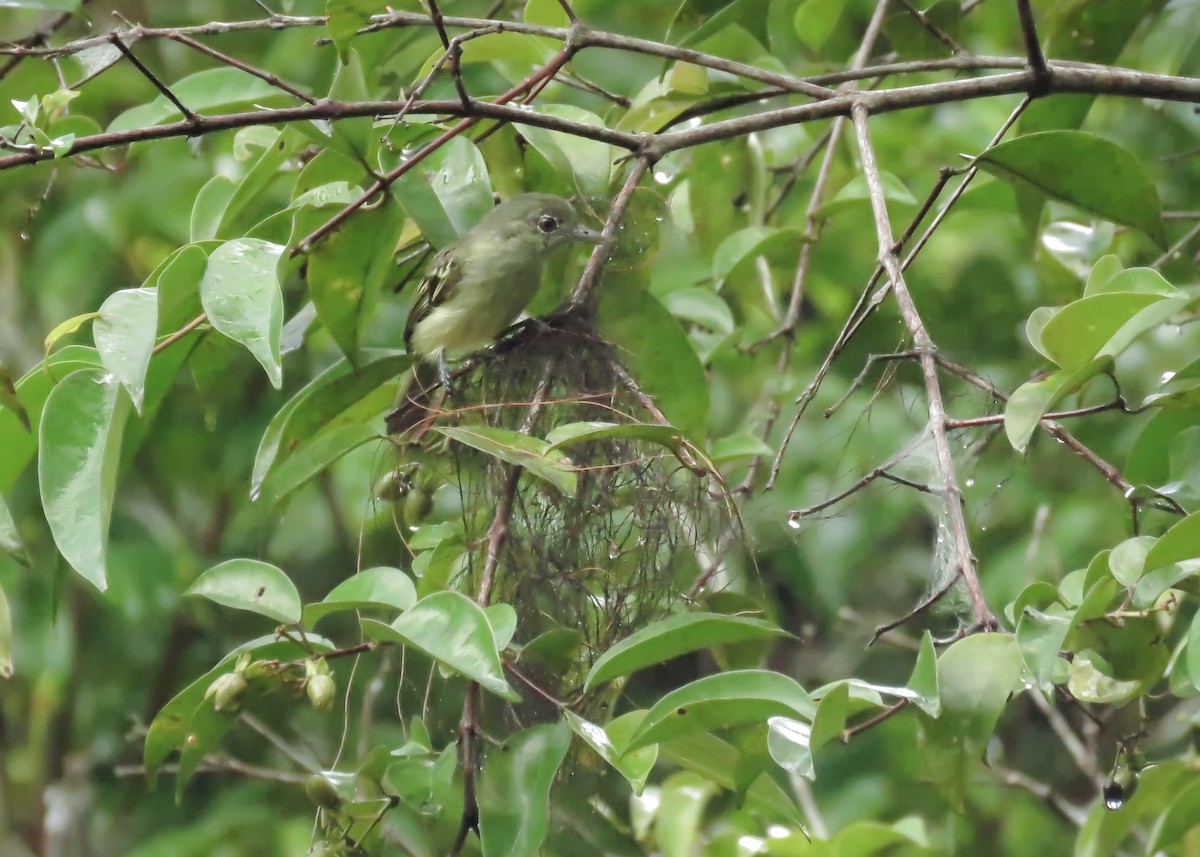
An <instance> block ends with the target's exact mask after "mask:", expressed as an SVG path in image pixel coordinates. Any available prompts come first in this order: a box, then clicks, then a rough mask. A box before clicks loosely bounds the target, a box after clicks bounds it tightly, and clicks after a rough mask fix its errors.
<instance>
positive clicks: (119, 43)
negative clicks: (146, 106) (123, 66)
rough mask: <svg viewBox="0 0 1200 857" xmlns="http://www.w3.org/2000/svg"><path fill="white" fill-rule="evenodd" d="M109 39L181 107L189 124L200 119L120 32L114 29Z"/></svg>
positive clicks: (135, 66) (163, 92)
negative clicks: (144, 62)
mask: <svg viewBox="0 0 1200 857" xmlns="http://www.w3.org/2000/svg"><path fill="white" fill-rule="evenodd" d="M108 40H109V41H110V42H111V43H112V44H113V45H115V46H116V48H117V50H119V51H120V52H121V53H123V54H124V55H125V58H126V59H127V60H129V61H130V62H131V63H133V65H134V68H136V69H137V70H138V71H140V72H141V73H142V76H143V77H145V78H146V80H148V81H150V82H151V83H152V84H154V88H155V89H157V90H158V91H159V92H161V93H162V94H163V96H164V97H165V98H166V99H167V100H168V101H170V102H171V103H172V104H174V105H175V107H176V108H178V109H179V112H180V113H182V114H183V118H184V119H186V120H187V121H188V123H189V124H191V125H193V126H194V125H195V124H196V123H197V122H198V121H199V118H200V117H199V116H197V115H196V114H195V113H193V112H192V111H191V110H190V109H189V108H188V107H187V105H185V104H184V103H183V102H182V101H180V100H179V99H178V98H176V97H175V93H174V92H172V91H171V88H170V87H169V86H167V85H166V84H165V83H163V82H162V81H161V80H159V79H158V76H157V75H155V74H154V72H152V71H150V69H148V68H146V66H145V65H144V64H143V63H142V61H141V60H140V59H138V58H137V56H136V55H135V54H134V53H133V51H131V50H130V49H129V46H128V45H126V44H125V42H123V41H121V36H120V34H119V33H117V32H116V31H115V30H114V31H113V32H112V33H110V34H109V36H108Z"/></svg>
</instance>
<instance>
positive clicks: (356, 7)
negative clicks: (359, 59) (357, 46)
mask: <svg viewBox="0 0 1200 857" xmlns="http://www.w3.org/2000/svg"><path fill="white" fill-rule="evenodd" d="M378 10H379V4H378V3H377V2H375V0H326V2H325V14H326V15H328V16H329V19H328V20H327V21H326V22H325V30H326V32H328V33H329V38H330V39H331V40H332V41H333V43H334V44H335V45H337V49H338V56H339V57H340V58H341V59H342V61H343V62H344V61H345V60H346V59H347V57H348V55H349V52H350V43H351V41H353V39H354V36H355V35H356V34H357V33H358V31H359V29H360V28H362V27H365V26H366V25H367V24H368V23H369V22H370V20H371V15H372V13H374V12H377V11H378Z"/></svg>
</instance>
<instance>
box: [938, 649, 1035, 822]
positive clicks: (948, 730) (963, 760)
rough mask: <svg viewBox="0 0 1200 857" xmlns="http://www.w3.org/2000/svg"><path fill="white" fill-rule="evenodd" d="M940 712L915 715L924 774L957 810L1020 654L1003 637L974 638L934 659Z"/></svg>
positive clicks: (1013, 678) (1017, 667) (1015, 672)
mask: <svg viewBox="0 0 1200 857" xmlns="http://www.w3.org/2000/svg"><path fill="white" fill-rule="evenodd" d="M937 666H938V669H937V672H938V686H939V688H940V691H941V700H942V712H941V715H940V716H939V717H938V718H937V719H934V718H932V717H930V716H928V715H927V714H924V713H923V712H922V713H921V714H920V715H918V717H919V722H920V724H921V733H922V738H923V744H924V749H923V752H922V758H923V759H924V761H925V766H926V772H927V774H928V775H929V776H930V777H931V778H932V779H933V781H934V783H935V784H936V785H937V786H938V787H939V788H940V789H941V791H942V793H943V794H944V795H945V796H946V798H947V799H948V800H949V801H950V802H951V804H952V805H953V806H955V807H956V808H959V809H960V810H961V808H962V805H963V794H964V791H965V789H966V785H967V779H968V777H969V776H970V774H971V772H972V771H973V770H974V769H975V767H976V766H977V765H978V764H979V762H980V760H981V759H982V758H983V751H984V748H985V747H986V745H987V742H988V740H989V739H990V738H991V736H992V730H993V729H995V726H996V721H997V719H999V717H1000V712H1001V711H1003V710H1004V704H1005V702H1006V701H1007V700H1008V696H1009V694H1010V693H1012V691H1013V689H1014V687H1015V686H1016V682H1017V678H1018V676H1019V674H1020V671H1021V650H1020V647H1019V646H1018V645H1017V642H1016V640H1014V639H1013V638H1012V637H1010V636H1008V635H1006V634H975V635H973V636H970V637H966V638H965V639H962V640H959V641H958V642H957V643H955V644H954V645H952V646H951V647H950V648H948V649H946V651H944V652H942V655H941V657H939V658H938V665H937Z"/></svg>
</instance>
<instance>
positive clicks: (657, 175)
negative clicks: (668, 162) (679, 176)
mask: <svg viewBox="0 0 1200 857" xmlns="http://www.w3.org/2000/svg"><path fill="white" fill-rule="evenodd" d="M673 178H674V176H673V175H671V174H670V173H668V172H666V171H664V170H655V171H654V180H655V181H656V182H658V183H659V184H666V183H667V182H669V181H670V180H671V179H673Z"/></svg>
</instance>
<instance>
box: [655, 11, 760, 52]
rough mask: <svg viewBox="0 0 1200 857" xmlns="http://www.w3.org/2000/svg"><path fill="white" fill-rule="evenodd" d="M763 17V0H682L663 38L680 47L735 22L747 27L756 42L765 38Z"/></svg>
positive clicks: (695, 41)
mask: <svg viewBox="0 0 1200 857" xmlns="http://www.w3.org/2000/svg"><path fill="white" fill-rule="evenodd" d="M766 18H767V3H766V2H765V0H682V2H681V3H680V4H679V7H678V8H677V9H676V10H675V17H674V18H672V20H671V26H670V28H669V29H668V30H667V36H666V39H665V41H667V42H669V43H672V44H678V45H680V46H681V47H682V46H684V45H694V44H696V43H697V42H700V41H702V40H704V39H707V38H709V37H710V36H712V35H714V34H716V33H719V32H721V31H722V30H724V29H725V28H726V27H729V26H731V25H737V26H741V27H745V28H746V29H748V30H751V31H752V32H753V33H754V34H755V37H756V38H757V39H758V40H759V41H760V42H766V40H767V39H766V33H765V31H764V28H765V26H766Z"/></svg>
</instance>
